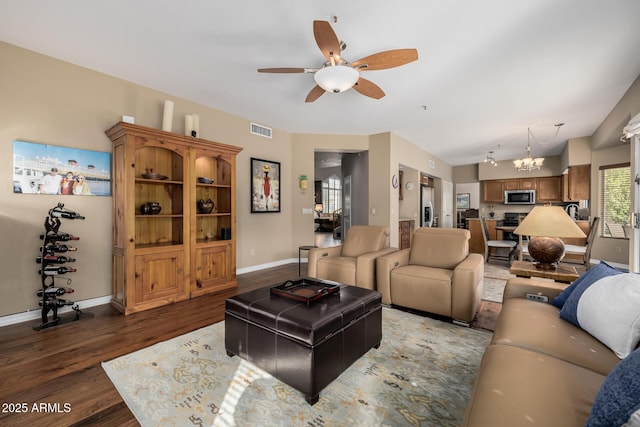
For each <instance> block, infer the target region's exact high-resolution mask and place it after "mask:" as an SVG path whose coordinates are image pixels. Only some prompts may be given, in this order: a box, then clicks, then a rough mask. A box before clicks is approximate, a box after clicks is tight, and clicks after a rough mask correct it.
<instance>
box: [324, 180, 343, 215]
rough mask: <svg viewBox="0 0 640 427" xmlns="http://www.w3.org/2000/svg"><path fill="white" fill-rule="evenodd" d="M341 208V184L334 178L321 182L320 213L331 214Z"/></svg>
mask: <svg viewBox="0 0 640 427" xmlns="http://www.w3.org/2000/svg"><path fill="white" fill-rule="evenodd" d="M341 207H342V182H341V181H340V179H339V178H337V177H336V176H331V177H329V178H327V179H325V180H324V181H322V211H323V212H327V213H331V212H335V211H336V210H338V209H340V208H341Z"/></svg>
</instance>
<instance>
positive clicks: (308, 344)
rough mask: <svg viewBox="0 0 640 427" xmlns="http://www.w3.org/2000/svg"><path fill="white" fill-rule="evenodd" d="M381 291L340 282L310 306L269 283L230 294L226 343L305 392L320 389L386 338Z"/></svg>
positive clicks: (312, 397)
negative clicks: (278, 292)
mask: <svg viewBox="0 0 640 427" xmlns="http://www.w3.org/2000/svg"><path fill="white" fill-rule="evenodd" d="M381 300H382V297H381V295H380V294H379V293H378V292H376V291H371V290H368V289H363V288H357V287H355V286H347V285H341V287H340V292H339V293H335V294H332V295H328V296H326V297H324V298H323V299H321V300H319V301H316V302H312V303H311V304H310V305H309V306H307V305H306V304H305V303H302V302H297V301H294V300H291V299H288V298H285V297H281V296H272V295H271V294H270V287H269V286H267V287H265V288H261V289H256V290H254V291H251V292H247V293H244V294H240V295H236V296H234V297H232V298H229V299H227V301H226V308H225V348H226V350H227V354H228V355H229V356H234V355H238V356H240V357H241V358H243V359H245V360H247V361H249V362H251V363H253V364H254V365H256V366H258V367H260V368H262V369H264V370H265V371H267V372H269V373H270V374H271V375H273V376H274V377H276V378H278V379H279V380H280V381H282V382H284V383H287V384H289V385H290V386H291V387H293V388H295V389H297V390H299V391H301V392H302V393H303V394H304V395H305V398H306V400H307V402H309V403H310V404H311V405H313V404H314V403H316V402H317V401H318V397H319V394H320V391H321V390H322V389H323V388H325V387H326V386H327V385H329V383H331V381H333V380H334V379H336V378H337V377H338V376H339V375H340V374H341V373H342V372H344V371H345V370H346V369H347V368H348V367H349V366H351V364H352V363H353V362H355V361H356V360H358V359H359V358H360V357H361V356H362V355H364V354H365V353H366V352H367V351H369V349H371V348H372V347H375V348H378V347H379V346H380V340H381V339H382V308H381Z"/></svg>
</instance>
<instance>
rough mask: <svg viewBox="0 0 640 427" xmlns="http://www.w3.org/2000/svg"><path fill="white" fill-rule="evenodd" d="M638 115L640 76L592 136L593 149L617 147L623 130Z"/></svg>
mask: <svg viewBox="0 0 640 427" xmlns="http://www.w3.org/2000/svg"><path fill="white" fill-rule="evenodd" d="M638 113H640V76H638V78H637V79H636V80H635V82H633V84H632V85H631V86H630V87H629V90H627V92H626V93H625V94H624V95H623V96H622V98H621V99H620V101H618V103H617V104H616V106H615V107H614V108H613V110H611V112H610V113H609V115H607V118H606V119H604V121H603V122H602V123H601V124H600V126H599V127H598V129H596V131H595V132H594V134H593V135H592V148H593V149H594V150H599V149H602V148H605V147H611V146H615V145H617V144H618V143H619V142H620V137H621V136H622V129H623V128H624V127H625V126H626V125H627V123H629V120H631V118H632V117H634V116H635V115H636V114H638Z"/></svg>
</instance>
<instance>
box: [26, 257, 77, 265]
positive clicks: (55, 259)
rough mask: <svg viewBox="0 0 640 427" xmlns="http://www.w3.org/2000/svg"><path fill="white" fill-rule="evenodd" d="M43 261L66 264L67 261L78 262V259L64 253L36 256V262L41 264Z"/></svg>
mask: <svg viewBox="0 0 640 427" xmlns="http://www.w3.org/2000/svg"><path fill="white" fill-rule="evenodd" d="M42 261H44V262H47V263H51V264H64V263H65V262H76V259H75V258H71V257H68V256H62V255H60V256H56V255H45V256H44V257H41V256H39V257H38V258H36V263H38V264H41V263H42Z"/></svg>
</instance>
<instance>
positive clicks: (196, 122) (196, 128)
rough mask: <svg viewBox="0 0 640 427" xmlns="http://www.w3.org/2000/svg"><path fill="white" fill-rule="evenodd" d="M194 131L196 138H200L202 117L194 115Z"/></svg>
mask: <svg viewBox="0 0 640 427" xmlns="http://www.w3.org/2000/svg"><path fill="white" fill-rule="evenodd" d="M193 130H194V131H195V132H196V135H195V136H196V138H200V116H199V115H197V114H193Z"/></svg>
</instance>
